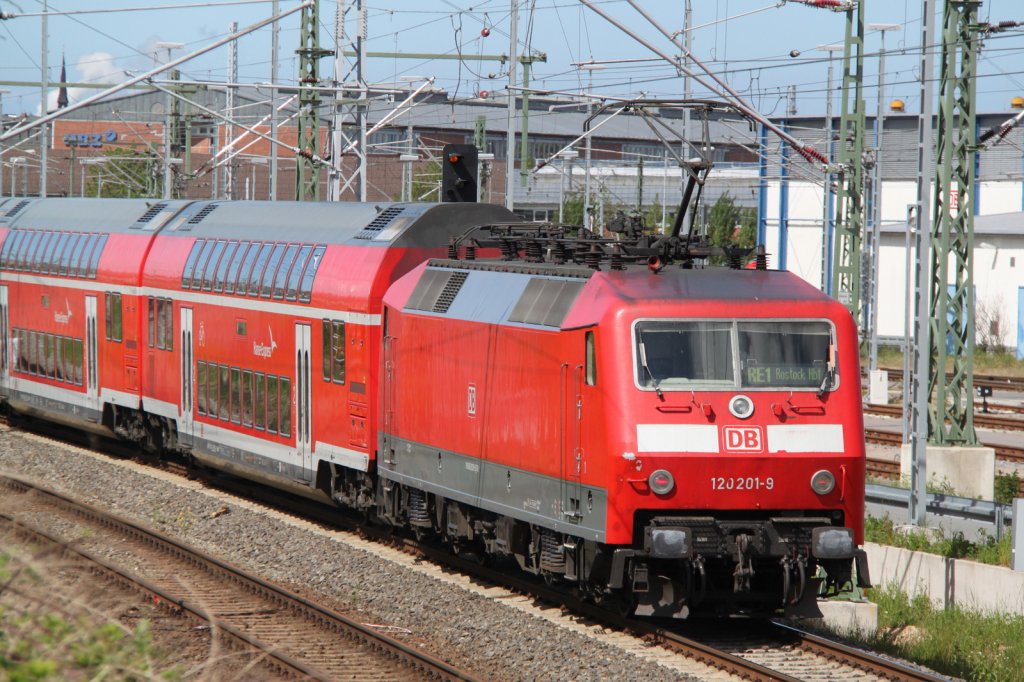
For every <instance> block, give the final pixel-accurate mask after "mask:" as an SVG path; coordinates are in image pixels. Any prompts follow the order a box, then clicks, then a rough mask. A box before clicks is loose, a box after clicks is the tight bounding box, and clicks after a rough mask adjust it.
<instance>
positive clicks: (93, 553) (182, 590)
mask: <svg viewBox="0 0 1024 682" xmlns="http://www.w3.org/2000/svg"><path fill="white" fill-rule="evenodd" d="M0 488H3V489H4V490H5V492H6V493H7V494H5V496H4V498H5V501H4V502H3V504H4V506H5V507H7V508H8V509H7V510H5V512H4V513H3V514H0V518H2V519H3V520H4V522H5V523H6V524H8V525H11V526H12V527H14V528H16V530H17V532H18V533H19V534H22V535H30V536H32V537H34V538H35V539H37V540H43V541H45V542H48V543H52V544H55V545H59V546H60V547H61V548H62V549H63V551H64V552H65V553H67V554H70V555H73V556H74V557H75V558H76V559H77V560H79V561H84V562H87V563H89V564H91V565H93V566H96V567H98V568H99V569H100V570H102V571H103V572H105V573H106V574H108V575H109V576H111V578H112V579H113V580H115V581H117V582H118V583H120V584H122V585H126V586H132V587H133V588H134V589H136V590H138V591H140V592H141V593H143V594H145V595H146V596H147V598H153V599H154V600H160V601H162V602H163V603H164V604H165V605H168V607H169V608H172V609H173V610H175V611H178V612H179V613H181V614H183V615H188V616H190V617H192V618H195V619H197V620H200V621H202V622H204V623H205V624H208V625H209V627H210V628H211V630H216V631H218V632H220V633H223V634H224V635H225V636H226V637H227V638H228V640H229V641H230V642H232V644H233V646H234V647H235V648H238V649H242V650H246V651H249V652H252V653H254V654H255V655H256V656H257V657H258V658H259V659H260V660H261V661H262V663H263V664H264V665H265V666H267V667H269V668H270V669H271V670H273V671H274V672H276V673H277V674H279V675H283V676H286V677H294V678H298V679H313V680H325V681H326V680H338V679H355V678H358V679H373V680H409V679H446V680H465V679H472V677H471V676H470V675H468V674H466V673H464V672H462V671H459V670H457V669H455V668H453V667H451V666H449V665H448V664H446V663H445V662H443V661H441V660H438V659H436V658H433V657H431V656H429V655H427V654H425V653H423V652H421V651H419V650H417V649H415V648H414V647H411V646H408V645H406V644H404V643H402V642H400V641H398V640H395V639H394V638H391V637H389V636H387V635H386V634H383V633H381V632H377V631H375V630H374V629H373V628H370V627H367V626H365V625H362V624H360V623H358V622H355V621H353V620H351V619H349V618H347V617H345V616H343V615H341V614H339V613H336V612H334V611H331V610H328V609H326V608H323V607H321V606H319V605H317V604H315V603H313V602H311V601H309V600H307V599H305V598H303V597H300V596H299V595H296V594H294V593H292V592H290V591H288V590H285V589H284V588H281V587H279V586H276V585H274V584H272V583H269V582H267V581H265V580H262V579H261V578H258V577H255V576H252V575H249V574H247V573H245V572H243V571H241V570H240V569H238V568H235V567H233V566H231V565H229V564H226V563H224V562H222V561H220V560H218V559H216V558H214V557H212V556H209V555H207V554H205V553H203V552H200V551H198V550H196V549H194V548H191V547H189V546H187V545H184V544H183V543H181V542H180V541H178V540H175V539H173V538H171V537H168V536H166V535H163V534H161V533H158V532H156V531H152V530H149V529H146V528H143V527H141V526H139V525H137V524H135V523H133V522H131V521H129V520H126V519H122V518H119V517H116V516H114V515H112V514H109V513H108V512H105V511H103V510H101V509H99V508H97V507H94V506H92V505H88V504H85V503H82V502H79V501H76V500H74V499H72V498H70V497H68V496H66V495H62V494H60V493H56V492H53V491H49V490H46V489H43V488H41V487H39V486H37V485H35V484H33V483H31V482H28V481H23V480H20V479H16V478H12V477H8V476H0ZM58 518H59V519H60V520H61V522H62V525H66V524H69V523H70V524H73V527H74V528H75V529H76V530H77V531H78V536H79V537H77V538H74V539H72V540H68V539H67V538H66V533H64V532H63V531H62V533H61V535H62V536H65V537H59V536H58V535H57V534H55V533H54V532H53V531H52V530H49V529H46V528H42V527H39V525H37V524H39V521H38V519H45V520H46V521H45V523H46V525H54V524H53V522H54V520H55V519H58ZM26 519H32V520H31V521H27V520H26ZM84 537H87V538H88V542H85V541H84V540H81V538H84ZM79 543H81V544H89V545H90V546H91V547H93V548H92V549H88V550H87V549H83V548H81V547H78V546H77V545H78V544H79ZM112 550H113V552H114V553H116V554H117V555H118V557H119V560H118V561H116V562H113V561H111V560H110V559H108V558H104V556H103V554H109V553H111V551H112ZM125 565H132V566H134V567H136V568H134V569H133V570H129V569H126V568H124V566H125Z"/></svg>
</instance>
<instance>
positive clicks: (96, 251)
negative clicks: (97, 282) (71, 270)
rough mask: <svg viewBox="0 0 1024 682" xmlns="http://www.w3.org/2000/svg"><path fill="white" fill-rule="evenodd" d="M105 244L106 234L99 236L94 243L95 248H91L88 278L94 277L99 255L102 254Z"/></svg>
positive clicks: (98, 263) (98, 264)
mask: <svg viewBox="0 0 1024 682" xmlns="http://www.w3.org/2000/svg"><path fill="white" fill-rule="evenodd" d="M106 245H107V235H103V236H102V237H100V240H99V243H97V244H96V248H94V249H93V250H92V255H91V256H89V279H96V271H97V270H98V269H99V266H100V256H102V255H103V248H104V247H105V246H106Z"/></svg>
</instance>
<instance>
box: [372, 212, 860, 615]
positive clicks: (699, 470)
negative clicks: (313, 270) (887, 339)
mask: <svg viewBox="0 0 1024 682" xmlns="http://www.w3.org/2000/svg"><path fill="white" fill-rule="evenodd" d="M476 243H477V242H476V241H474V242H472V243H471V245H470V248H469V256H470V257H469V258H463V259H461V260H459V259H445V260H431V261H430V262H428V263H426V264H424V265H422V266H420V267H419V268H417V269H416V270H415V271H414V272H412V273H410V274H408V275H406V276H405V277H403V278H402V279H400V280H399V281H398V282H397V283H396V284H395V285H394V286H393V287H391V289H390V290H389V291H388V294H387V295H386V296H385V310H384V315H385V317H384V321H385V329H384V376H383V387H382V390H381V396H382V400H383V404H382V408H381V413H382V416H383V422H382V430H381V434H380V449H379V453H378V457H379V459H378V474H379V477H380V481H381V486H382V494H383V500H382V502H383V505H384V509H383V512H384V514H385V515H387V516H388V517H390V518H391V519H393V520H394V521H395V522H401V523H409V524H411V525H412V526H414V527H419V528H421V529H424V530H430V531H433V532H436V533H438V534H440V535H442V536H444V537H446V538H448V539H449V541H450V542H452V543H453V544H454V545H456V546H457V547H472V548H473V551H477V552H481V553H487V554H498V555H501V554H504V555H512V556H514V557H515V558H516V559H517V560H518V562H519V564H520V565H521V566H522V567H523V568H524V569H526V570H529V571H533V572H536V573H539V574H541V575H544V576H545V577H547V578H555V579H559V580H568V581H573V582H578V583H579V585H580V586H581V587H582V588H583V589H584V591H585V592H587V593H590V594H591V595H593V596H594V597H596V598H598V599H603V598H606V597H608V596H609V595H612V596H615V595H618V596H620V597H622V598H623V599H625V600H626V602H627V604H626V605H627V606H628V607H629V608H635V612H636V613H637V614H639V615H649V616H668V617H677V618H680V617H686V616H687V615H689V614H690V613H691V612H698V613H699V612H705V613H714V614H737V613H765V612H771V611H774V610H776V609H778V608H780V607H788V608H789V609H790V610H791V611H793V612H797V611H799V610H801V609H803V608H807V609H808V610H809V611H811V612H813V607H811V608H808V607H809V602H810V601H811V600H813V598H814V597H816V596H817V595H818V593H819V590H818V588H819V582H820V579H819V578H816V577H815V575H816V570H817V568H819V567H820V568H822V569H823V572H824V579H825V580H826V581H827V583H828V588H829V590H830V591H834V590H836V589H839V588H841V587H843V586H845V585H847V584H848V583H849V581H850V579H851V575H852V568H853V563H854V560H855V559H857V561H856V563H857V568H858V579H859V581H860V583H861V584H862V585H867V584H868V579H867V566H866V561H865V560H864V554H863V552H862V551H861V550H858V543H860V542H862V531H863V523H862V522H863V511H864V440H863V425H862V412H861V394H860V381H859V377H860V372H859V367H858V344H857V332H856V328H855V326H854V324H853V321H852V319H851V317H850V315H849V314H848V313H847V312H846V310H845V308H844V307H843V306H841V305H840V304H838V303H837V302H835V301H834V300H832V299H830V298H828V297H827V296H825V295H823V294H822V293H821V292H819V291H817V290H816V289H814V288H813V287H811V286H810V285H808V284H806V283H805V282H803V281H802V280H800V279H799V278H798V277H796V276H795V275H792V274H789V273H786V272H777V271H775V272H773V271H767V270H765V269H763V268H762V269H752V270H739V269H726V268H710V269H692V268H689V267H680V266H669V267H665V265H664V263H665V261H664V260H663V257H664V256H670V255H671V251H672V249H671V248H670V246H669V244H670V240H664V241H663V243H662V244H660V245H659V244H654V245H648V246H646V247H645V246H643V245H642V244H641V245H637V244H636V243H633V244H629V243H627V242H626V241H621V240H602V239H598V238H596V237H593V236H591V237H590V238H582V239H581V238H569V237H568V236H567V235H566V234H565V233H563V232H561V231H560V230H557V229H556V230H551V231H547V232H545V231H541V230H525V231H520V232H517V231H516V230H513V229H509V228H508V227H502V228H497V229H496V230H494V231H492V234H491V236H490V237H489V238H485V239H483V240H482V241H480V242H479V243H481V244H486V243H491V244H492V245H493V246H495V247H499V248H501V251H502V253H504V254H505V259H504V260H499V261H489V262H488V261H482V260H475V259H473V258H472V255H473V252H474V249H475V245H476ZM605 250H607V251H609V252H610V254H611V255H610V257H608V258H605V257H601V256H599V255H597V252H598V251H605ZM651 252H655V253H661V254H662V256H661V257H659V256H650V257H649V258H650V261H649V262H647V263H644V262H642V260H641V258H639V257H637V256H640V257H642V256H643V255H645V254H647V253H651ZM687 252H688V253H691V254H692V253H693V250H692V249H687ZM631 256H634V258H632V260H633V261H637V260H641V262H639V263H637V262H632V263H631V262H630V260H631ZM520 257H521V258H522V259H519V258H520ZM552 260H554V261H557V262H554V263H552ZM680 262H681V264H682V265H689V262H688V261H687V260H686V259H682V260H681V261H680ZM762 266H763V260H762ZM801 602H803V603H801Z"/></svg>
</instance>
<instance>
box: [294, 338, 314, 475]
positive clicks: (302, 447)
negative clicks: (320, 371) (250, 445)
mask: <svg viewBox="0 0 1024 682" xmlns="http://www.w3.org/2000/svg"><path fill="white" fill-rule="evenodd" d="M309 339H310V326H309V325H308V324H297V325H295V433H296V436H297V439H296V447H297V448H298V454H299V456H300V458H301V460H302V469H303V473H304V474H306V476H307V478H310V479H311V478H312V474H313V461H312V460H313V454H312V448H311V444H312V440H311V433H310V432H311V431H312V427H313V419H312V417H311V410H310V406H311V404H312V395H313V392H312V389H311V387H310V379H311V377H312V373H311V372H310V369H309V346H310V342H309Z"/></svg>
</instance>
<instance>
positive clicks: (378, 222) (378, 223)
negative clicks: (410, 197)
mask: <svg viewBox="0 0 1024 682" xmlns="http://www.w3.org/2000/svg"><path fill="white" fill-rule="evenodd" d="M404 210H405V207H404V206H390V207H388V208H385V209H384V210H383V211H381V212H380V213H378V214H377V215H376V216H375V217H374V218H373V220H371V221H370V222H369V224H367V226H366V227H364V228H363V229H362V231H361V232H359V234H357V235H356V239H373V238H374V237H376V236H377V235H378V234H379V233H380V231H381V230H383V229H384V228H385V227H387V226H388V225H390V224H391V221H392V220H394V219H395V218H397V217H398V216H400V215H402V211H404Z"/></svg>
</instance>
